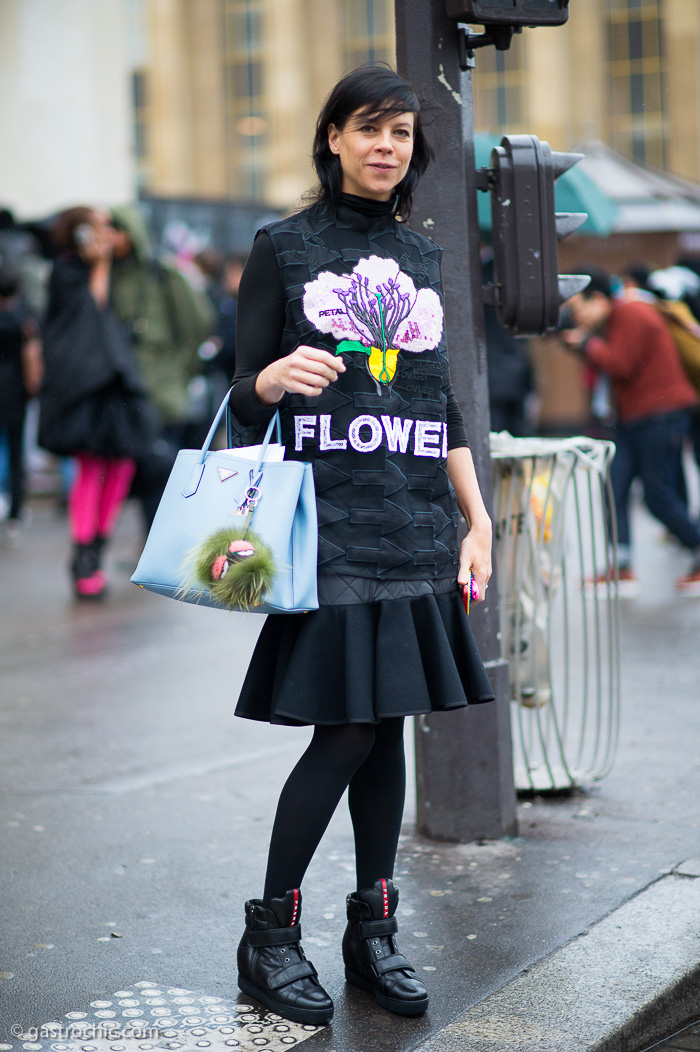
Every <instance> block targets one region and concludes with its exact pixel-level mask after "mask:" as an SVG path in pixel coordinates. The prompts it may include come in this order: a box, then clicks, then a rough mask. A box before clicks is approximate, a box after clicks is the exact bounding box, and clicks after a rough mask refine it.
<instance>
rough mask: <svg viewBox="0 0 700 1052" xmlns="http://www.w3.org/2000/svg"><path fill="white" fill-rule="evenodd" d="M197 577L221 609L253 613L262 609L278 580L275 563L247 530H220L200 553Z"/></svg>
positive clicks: (242, 528)
mask: <svg viewBox="0 0 700 1052" xmlns="http://www.w3.org/2000/svg"><path fill="white" fill-rule="evenodd" d="M194 575H195V577H196V578H197V580H198V581H199V582H200V584H204V585H207V587H208V588H209V590H210V591H211V593H212V594H213V595H214V597H215V598H216V599H217V600H218V602H219V603H221V605H222V606H226V607H229V608H230V609H232V610H250V609H251V608H252V607H256V606H260V604H261V602H263V601H264V599H265V596H266V594H267V593H268V592H269V590H270V588H271V586H272V582H273V580H274V577H275V560H274V557H273V555H272V552H271V551H270V549H269V548H268V547H267V545H266V544H264V543H263V541H262V540H261V539H260V538H259V537H258V536H256V534H254V533H252V532H251V531H250V530H248V529H247V528H246V527H245V526H242V527H240V528H238V529H236V528H235V527H226V528H224V529H221V530H217V532H216V533H213V534H212V535H211V536H210V537H207V539H206V540H205V541H204V543H203V544H202V545H201V546H200V547H199V548H198V549H197V551H196V552H195V555H194Z"/></svg>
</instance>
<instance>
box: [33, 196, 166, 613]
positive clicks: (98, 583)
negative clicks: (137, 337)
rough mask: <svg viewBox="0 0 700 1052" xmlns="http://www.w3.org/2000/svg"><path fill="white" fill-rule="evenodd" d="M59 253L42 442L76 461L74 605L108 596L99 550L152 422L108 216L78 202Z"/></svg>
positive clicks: (48, 327)
mask: <svg viewBox="0 0 700 1052" xmlns="http://www.w3.org/2000/svg"><path fill="white" fill-rule="evenodd" d="M52 236H53V242H54V245H55V248H56V252H57V256H56V259H55V262H54V266H53V271H52V274H51V279H50V285H49V302H48V308H47V315H46V320H45V334H44V346H45V368H46V372H45V376H44V381H43V384H42V387H41V391H40V396H39V402H40V416H39V435H38V441H39V444H40V445H41V446H42V447H43V448H44V449H47V450H49V452H52V453H56V454H58V455H60V456H69V457H74V458H75V461H76V472H75V477H74V481H73V484H72V487H71V491H70V494H69V502H68V512H69V527H70V533H71V539H72V541H73V552H72V557H71V562H70V572H71V576H72V581H73V589H74V593H75V596H76V598H78V599H97V598H101V597H102V596H103V595H104V594H105V590H106V585H107V580H106V576H105V572H104V569H103V567H102V554H103V549H104V547H105V545H106V543H107V541H108V540H109V538H110V536H111V534H112V531H113V529H114V526H115V524H116V521H117V518H118V516H119V512H120V510H121V508H122V505H123V504H124V501H125V500H126V498H127V496H128V494H129V488H130V486H131V481H132V478H133V476H134V471H135V463H136V459H137V458H138V457H139V456H142V455H143V453H144V451H145V450H147V449H148V448H149V446H150V445H151V444H152V442H153V436H154V433H155V430H154V429H155V420H154V416H153V410H152V408H151V406H150V403H149V400H148V398H147V395H146V391H145V387H144V384H143V381H142V379H141V375H140V372H139V369H138V367H137V364H136V362H135V360H134V357H133V354H132V351H131V347H130V345H129V341H128V340H127V339H125V337H124V334H123V332H122V330H121V329H120V327H119V324H118V322H117V320H116V319H115V317H114V315H113V313H112V310H111V307H110V293H111V277H112V254H113V246H114V236H113V231H112V228H111V226H110V222H109V217H108V216H107V215H106V214H105V213H103V212H101V211H99V210H97V209H93V208H89V207H86V206H79V207H76V208H70V209H68V210H67V211H65V212H63V213H61V214H60V215H59V216H58V217H57V218H56V220H55V222H54V226H53V230H52Z"/></svg>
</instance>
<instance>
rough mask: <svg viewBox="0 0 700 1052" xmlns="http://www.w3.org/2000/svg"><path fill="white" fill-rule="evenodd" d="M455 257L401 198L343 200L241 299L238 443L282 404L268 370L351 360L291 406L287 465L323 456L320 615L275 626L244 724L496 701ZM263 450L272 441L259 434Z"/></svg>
mask: <svg viewBox="0 0 700 1052" xmlns="http://www.w3.org/2000/svg"><path fill="white" fill-rule="evenodd" d="M440 258H441V252H440V249H438V247H437V246H436V245H435V244H434V243H433V242H432V241H430V240H429V239H428V238H426V237H423V236H422V235H420V234H417V233H415V232H414V231H412V230H410V229H409V228H408V227H406V226H405V225H403V224H400V223H397V222H396V220H395V219H394V217H393V215H392V212H391V205H390V204H385V203H383V202H374V201H369V200H366V199H364V198H357V197H353V196H351V195H348V194H343V195H342V198H341V203H340V205H339V207H338V210H337V213H336V215H335V216H333V217H329V216H328V215H323V214H322V213H320V212H319V210H318V209H314V208H312V209H307V210H306V211H304V212H300V213H297V214H296V215H294V216H292V217H290V218H288V219H285V220H282V221H280V222H277V223H274V224H272V225H271V226H268V227H265V228H264V229H263V231H261V232H260V233H259V235H258V237H257V239H256V241H255V244H254V246H253V250H252V252H251V256H250V258H249V261H248V264H247V266H246V270H245V272H244V275H243V279H242V281H241V288H240V291H239V300H238V334H237V368H236V376H235V378H234V383H235V386H234V389H233V392H232V395H231V407H232V410H233V412H234V414H235V417H236V419H237V420H238V421H239V423H240V424H241V425H243V427H242V429H241V431H240V435H241V441H243V442H250V441H255V440H256V438H257V435H256V432H257V430H258V429H259V428H260V426H261V425H262V424H264V423H266V422H267V420H269V418H270V416H271V413H272V412H274V409H273V410H271V409H270V408H269V407H264V406H262V405H260V403H259V402H258V401H257V399H256V397H255V394H254V385H255V379H256V377H257V374H258V373H259V372H260V370H261V369H263V368H264V367H265V366H266V365H268V364H269V363H270V362H272V361H274V360H276V359H277V358H280V357H283V356H284V355H286V354H289V353H291V351H293V350H294V348H295V347H297V346H299V345H300V344H309V345H311V346H316V347H322V348H324V349H325V350H328V351H329V352H330V353H332V354H336V355H341V354H342V356H343V360H344V362H345V365H346V367H347V369H346V372H345V373H343V374H342V375H341V376H340V377H339V379H338V381H337V382H336V383H334V384H332V385H330V386H329V387H328V388H327V389H326V390H325V391H324V392H323V394H322V395H321V396H320V397H319V398H307V397H305V396H302V395H287V396H285V398H284V399H283V400H282V402H281V403H280V405H279V409H280V413H281V418H282V429H283V440H284V442H285V445H286V448H287V453H286V455H287V457H288V458H297V459H303V460H306V461H309V462H311V463H312V464H313V466H314V482H315V486H316V499H317V509H318V522H319V562H318V585H319V604H320V605H319V610H318V611H314V612H312V613H308V614H290V615H275V616H272V617H268V618H267V620H266V622H265V624H264V626H263V629H262V632H261V634H260V637H259V640H258V643H257V645H256V648H255V651H254V654H253V657H252V660H251V663H250V666H249V668H248V672H247V675H246V678H245V681H244V684H243V688H242V690H241V694H240V697H239V700H238V705H237V707H236V715H238V716H243V717H246V718H248V719H256V720H265V721H268V722H270V723H282V724H324V725H331V724H344V723H355V722H359V723H376V722H377V721H378V720H381V719H385V718H387V717H391V716H406V715H418V714H420V713H428V712H433V711H437V710H441V709H454V708H460V707H463V706H465V705H467V704H474V703H479V702H485V701H491V700H493V697H494V695H493V690H492V688H491V685H490V683H489V681H488V678H487V676H486V672H485V670H484V666H483V663H482V661H481V658H480V656H479V653H478V650H477V647H476V644H475V642H474V638H473V636H472V632H471V629H470V626H469V621H468V619H467V615H466V613H465V611H464V606H463V603H462V593H461V589H460V588H459V587H458V585H457V570H458V551H457V548H458V546H457V523H458V511H457V506H456V501H455V497H454V492H453V490H452V487H451V485H450V482H449V479H448V476H447V470H446V457H447V451H448V449H452V448H456V447H459V446H466V445H468V442H467V438H466V433H465V431H464V424H463V421H462V417H461V413H460V410H459V406H458V405H457V402H456V399H455V397H454V393H453V391H452V387H451V384H450V378H449V365H448V360H447V349H446V345H445V333H444V319H443V308H442V290H441V281H440ZM258 440H259V439H258Z"/></svg>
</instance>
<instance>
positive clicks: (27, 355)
mask: <svg viewBox="0 0 700 1052" xmlns="http://www.w3.org/2000/svg"><path fill="white" fill-rule="evenodd" d="M42 368H43V362H42V351H41V337H40V332H39V326H38V323H37V321H36V318H35V317H34V316H33V315H32V313H31V311H30V310H29V308H28V307H27V305H26V303H25V302H24V301H23V299H22V296H21V295H20V283H19V276H18V274H17V273H16V272H15V271H14V269H10V268H5V269H0V437H2V439H3V440H4V443H5V446H6V450H7V471H8V481H9V496H10V501H9V506H8V510H7V518H6V521H5V531H4V532H5V537H6V539H7V542H8V543H9V544H14V543H16V542H17V540H18V538H19V535H20V530H21V524H22V509H23V505H24V494H25V477H24V475H25V471H24V422H25V416H26V410H27V402H28V401H29V399H30V398H32V397H33V396H34V395H36V394H37V392H38V390H39V384H40V383H41V375H42Z"/></svg>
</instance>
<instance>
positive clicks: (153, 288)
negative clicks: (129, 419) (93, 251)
mask: <svg viewBox="0 0 700 1052" xmlns="http://www.w3.org/2000/svg"><path fill="white" fill-rule="evenodd" d="M111 215H112V220H113V222H114V223H115V225H116V226H118V227H119V228H121V229H122V230H124V231H126V233H127V234H128V235H129V237H130V239H131V243H132V245H133V252H132V253H131V254H130V255H129V256H127V257H126V259H122V260H115V261H114V263H113V265H112V278H111V301H112V308H113V310H114V312H115V314H116V316H117V318H118V319H119V320H120V321H121V322H124V323H125V324H127V325H129V326H130V328H131V331H132V333H133V338H134V351H135V354H136V357H137V360H138V363H139V367H140V369H141V374H142V376H143V379H144V382H145V384H146V388H147V390H148V393H149V396H150V398H151V400H152V402H153V404H154V405H155V407H156V409H157V410H158V412H159V413H160V416H161V419H162V422H163V423H164V424H173V423H182V422H184V421H185V420H186V419H187V401H188V398H187V385H188V384H189V381H190V380H191V379H192V377H193V376H195V375H196V374H197V373H198V372H199V370H200V365H201V362H200V359H199V357H198V354H197V351H198V349H199V346H200V344H201V343H203V341H204V340H206V339H207V337H208V336H210V335H211V334H212V332H214V330H215V327H216V317H215V313H214V309H213V307H212V306H211V304H210V302H209V300H208V298H207V297H206V296H205V295H204V294H203V293H200V292H198V291H197V290H196V289H194V288H192V286H191V285H190V284H189V282H188V281H187V279H186V278H185V277H184V276H183V275H182V274H181V273H180V271H179V270H177V268H176V267H175V266H174V265H173V264H171V263H164V262H161V261H159V260H156V259H154V257H153V254H152V252H151V247H150V243H149V239H148V232H147V230H146V224H145V222H144V220H143V218H142V216H141V213H140V211H139V210H138V209H137V208H135V207H133V206H129V205H124V206H120V207H118V208H113V209H112V210H111Z"/></svg>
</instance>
